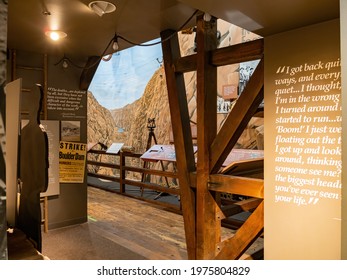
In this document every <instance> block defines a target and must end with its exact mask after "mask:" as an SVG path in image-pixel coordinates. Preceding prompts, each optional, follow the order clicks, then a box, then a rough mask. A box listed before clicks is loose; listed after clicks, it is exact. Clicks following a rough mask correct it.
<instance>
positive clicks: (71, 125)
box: [60, 121, 81, 142]
mask: <svg viewBox="0 0 347 280" xmlns="http://www.w3.org/2000/svg"><path fill="white" fill-rule="evenodd" d="M60 130H61V133H60V136H61V140H62V141H76V142H78V141H80V140H81V123H80V121H61V129H60Z"/></svg>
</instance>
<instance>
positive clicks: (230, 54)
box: [175, 39, 264, 73]
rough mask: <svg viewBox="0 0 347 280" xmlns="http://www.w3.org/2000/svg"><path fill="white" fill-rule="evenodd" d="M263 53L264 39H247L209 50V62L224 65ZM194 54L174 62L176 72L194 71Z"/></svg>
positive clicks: (243, 60) (253, 58) (261, 55)
mask: <svg viewBox="0 0 347 280" xmlns="http://www.w3.org/2000/svg"><path fill="white" fill-rule="evenodd" d="M263 53H264V39H258V40H254V41H249V42H246V43H241V44H236V45H232V46H228V47H224V48H220V49H216V50H212V51H211V64H212V65H214V66H224V65H229V64H236V63H241V62H245V61H251V60H256V59H261V58H262V57H263ZM196 66H197V64H196V54H192V55H187V56H185V57H182V58H180V59H179V60H178V61H177V62H176V63H175V72H176V73H186V72H190V71H196Z"/></svg>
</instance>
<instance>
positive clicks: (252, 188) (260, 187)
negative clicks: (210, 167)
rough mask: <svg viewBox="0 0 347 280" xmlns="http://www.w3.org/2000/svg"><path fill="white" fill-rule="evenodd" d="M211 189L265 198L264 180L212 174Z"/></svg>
mask: <svg viewBox="0 0 347 280" xmlns="http://www.w3.org/2000/svg"><path fill="white" fill-rule="evenodd" d="M209 190H210V191H215V192H224V193H232V194H238V195H244V196H251V197H256V198H264V180H261V179H253V178H245V177H237V176H229V175H222V174H213V175H210V180H209Z"/></svg>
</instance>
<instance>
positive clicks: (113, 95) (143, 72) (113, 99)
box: [88, 40, 163, 109]
mask: <svg viewBox="0 0 347 280" xmlns="http://www.w3.org/2000/svg"><path fill="white" fill-rule="evenodd" d="M155 41H158V40H155ZM152 42H154V41H151V42H148V43H152ZM162 57H163V55H162V50H161V44H157V45H154V46H148V47H140V46H134V47H131V48H128V49H125V50H122V51H119V52H117V53H114V54H113V56H112V58H111V60H109V61H103V60H102V61H101V62H100V64H99V67H98V69H97V70H96V73H95V75H94V77H93V80H92V82H91V84H90V86H89V88H88V90H89V91H91V92H92V93H93V95H94V97H95V98H96V100H98V102H99V103H100V105H102V106H103V107H105V108H107V109H116V108H121V107H123V106H125V105H127V104H130V103H132V102H134V101H135V100H137V99H139V98H140V97H141V96H142V94H143V92H144V89H145V87H146V85H147V83H148V81H149V80H150V78H151V77H152V76H153V73H154V72H155V71H156V70H157V69H158V68H159V66H160V64H159V62H161V61H162ZM158 60H159V62H158Z"/></svg>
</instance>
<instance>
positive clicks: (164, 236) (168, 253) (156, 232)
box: [88, 187, 187, 260]
mask: <svg viewBox="0 0 347 280" xmlns="http://www.w3.org/2000/svg"><path fill="white" fill-rule="evenodd" d="M88 201H89V203H88V215H89V217H90V218H91V219H90V220H89V224H90V225H89V227H90V229H91V230H93V231H96V232H97V233H98V235H100V236H103V237H104V238H107V239H109V240H110V242H115V243H117V244H120V245H121V246H124V247H126V248H127V249H129V250H131V251H134V252H136V253H138V254H140V255H143V256H144V257H146V258H147V259H154V260H155V259H162V260H165V259H178V260H180V259H186V258H187V254H186V245H185V237H184V227H183V218H182V216H181V215H178V214H175V213H173V212H169V211H164V210H163V209H164V207H165V205H163V207H159V205H158V206H153V205H151V204H148V203H145V202H144V201H142V202H141V201H139V200H135V199H131V198H129V197H126V196H123V195H117V194H112V193H110V192H106V191H103V190H99V189H95V188H91V187H89V188H88Z"/></svg>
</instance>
